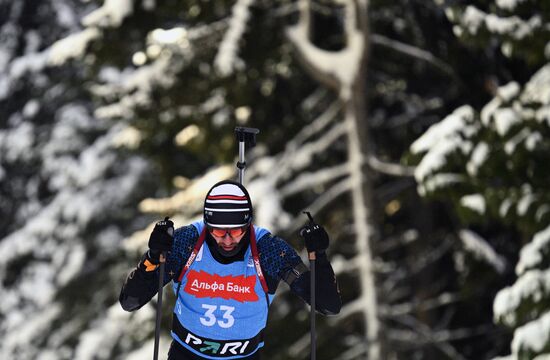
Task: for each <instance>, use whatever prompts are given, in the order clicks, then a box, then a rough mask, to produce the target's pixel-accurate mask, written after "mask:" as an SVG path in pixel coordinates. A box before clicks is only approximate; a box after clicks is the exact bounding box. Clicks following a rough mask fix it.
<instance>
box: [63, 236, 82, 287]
mask: <svg viewBox="0 0 550 360" xmlns="http://www.w3.org/2000/svg"><path fill="white" fill-rule="evenodd" d="M85 260H86V249H85V248H84V246H82V245H81V244H79V243H77V242H76V241H75V242H74V245H73V246H72V247H71V249H70V250H69V251H68V252H67V256H66V258H65V259H64V261H63V264H60V265H61V266H60V268H61V270H60V271H59V273H58V274H57V286H59V287H62V286H65V285H67V284H68V283H69V281H71V280H72V279H74V278H75V277H76V276H77V275H78V273H79V272H80V270H81V269H82V266H83V265H84V261H85Z"/></svg>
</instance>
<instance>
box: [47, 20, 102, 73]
mask: <svg viewBox="0 0 550 360" xmlns="http://www.w3.org/2000/svg"><path fill="white" fill-rule="evenodd" d="M99 36H100V32H99V30H97V29H96V28H88V29H85V30H82V31H80V32H78V33H75V34H72V35H69V36H67V37H65V38H63V39H61V40H59V41H57V42H56V43H54V44H53V45H52V46H51V47H50V49H49V53H48V63H49V64H50V65H53V66H61V65H63V64H65V63H66V62H67V61H69V60H71V59H78V58H81V57H82V56H83V55H84V53H85V51H86V48H87V47H88V44H89V43H90V42H91V41H92V40H94V39H96V38H98V37H99Z"/></svg>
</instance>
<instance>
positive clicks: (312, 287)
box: [304, 211, 317, 360]
mask: <svg viewBox="0 0 550 360" xmlns="http://www.w3.org/2000/svg"><path fill="white" fill-rule="evenodd" d="M304 214H306V215H307V217H308V218H309V222H310V224H312V223H313V217H312V216H311V214H310V213H309V211H304ZM308 259H309V275H310V290H309V292H310V297H311V301H310V331H311V360H315V359H316V356H317V354H316V348H317V346H316V345H317V334H316V330H315V260H316V259H317V257H316V255H315V251H312V252H309V253H308Z"/></svg>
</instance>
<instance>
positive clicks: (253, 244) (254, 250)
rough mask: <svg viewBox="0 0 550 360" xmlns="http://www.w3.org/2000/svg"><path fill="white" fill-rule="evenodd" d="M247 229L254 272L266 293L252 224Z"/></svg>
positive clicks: (266, 289)
mask: <svg viewBox="0 0 550 360" xmlns="http://www.w3.org/2000/svg"><path fill="white" fill-rule="evenodd" d="M249 231H250V250H252V259H253V260H254V266H255V267H256V273H257V274H258V277H259V278H260V283H261V284H262V289H264V292H265V293H266V294H267V293H268V291H269V288H268V287H267V283H266V281H265V277H264V273H263V271H262V267H261V266H260V256H259V255H258V247H257V246H256V232H255V231H254V226H252V224H250V228H249ZM268 304H269V302H268Z"/></svg>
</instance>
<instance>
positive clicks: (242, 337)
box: [119, 180, 341, 360]
mask: <svg viewBox="0 0 550 360" xmlns="http://www.w3.org/2000/svg"><path fill="white" fill-rule="evenodd" d="M252 219H253V211H252V202H251V199H250V196H249V194H248V192H247V190H246V188H245V187H244V186H242V185H241V184H239V183H237V182H233V181H228V180H226V181H222V182H219V183H217V184H216V185H214V186H213V187H212V188H211V189H210V190H209V191H208V193H207V195H206V198H205V202H204V219H203V220H200V221H197V222H194V223H192V224H189V225H187V226H183V227H180V228H178V229H176V230H175V231H174V224H173V222H172V221H170V220H164V221H160V222H158V223H157V224H156V225H155V227H154V229H153V231H152V233H151V236H150V238H149V243H148V245H149V249H148V251H147V252H146V253H145V254H144V255H143V257H142V259H141V261H140V262H139V264H138V266H137V267H136V268H135V269H133V270H132V271H131V272H130V274H129V275H128V277H127V278H126V281H125V282H124V284H123V286H122V290H121V293H120V298H119V300H120V303H121V305H122V308H123V309H124V310H126V311H134V310H137V309H139V308H140V307H142V306H143V305H144V304H146V303H147V302H149V300H151V298H152V297H153V296H154V295H155V294H156V293H157V291H158V281H159V262H160V260H159V259H160V257H161V254H162V253H163V252H164V253H166V254H167V256H166V265H165V275H164V282H165V284H167V283H169V282H170V281H172V287H173V290H174V292H175V294H176V296H177V300H176V303H175V306H174V312H173V320H172V331H171V335H172V338H173V341H172V344H171V346H170V351H169V353H168V359H169V360H193V359H260V354H259V349H260V348H261V347H262V346H263V345H264V339H263V331H264V329H265V327H266V322H267V315H268V310H269V305H270V303H271V302H272V301H273V298H274V296H275V290H276V289H277V286H278V284H279V282H280V281H281V280H282V281H284V282H286V283H287V284H288V285H289V286H290V290H291V292H293V293H294V294H296V295H298V296H299V297H300V298H302V299H303V300H304V301H306V302H307V303H309V299H310V276H309V269H308V268H307V267H306V266H305V265H304V263H303V262H302V260H301V259H300V257H299V256H298V255H297V253H296V251H295V250H294V249H293V248H292V247H291V246H290V245H288V244H287V243H286V242H285V241H284V240H283V239H281V238H279V237H277V236H275V235H273V234H271V233H270V232H269V230H267V229H264V228H261V227H258V226H256V225H253V223H252ZM172 234H173V235H172ZM300 234H301V235H302V236H303V237H304V240H305V244H306V248H307V251H308V252H310V253H311V252H315V253H316V261H315V272H316V277H315V279H316V280H315V289H316V290H315V299H316V301H315V303H316V310H317V311H318V312H319V313H321V314H325V315H334V314H337V313H338V312H339V311H340V308H341V300H340V294H339V292H338V285H337V283H336V278H335V276H334V271H333V269H332V267H331V265H330V263H329V261H328V258H327V255H326V253H325V250H326V249H327V248H328V245H329V237H328V235H327V233H326V231H325V230H324V229H323V228H322V227H321V226H319V225H317V224H314V223H313V222H310V223H309V224H308V225H306V226H305V227H304V228H303V229H302V231H301V232H300Z"/></svg>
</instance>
